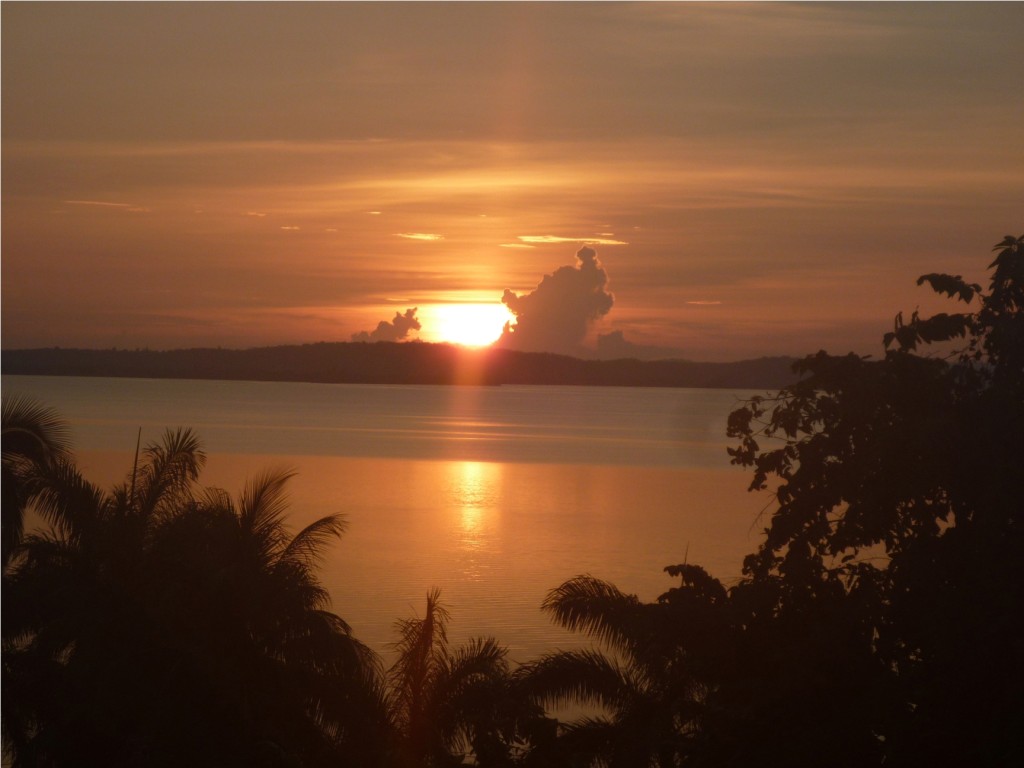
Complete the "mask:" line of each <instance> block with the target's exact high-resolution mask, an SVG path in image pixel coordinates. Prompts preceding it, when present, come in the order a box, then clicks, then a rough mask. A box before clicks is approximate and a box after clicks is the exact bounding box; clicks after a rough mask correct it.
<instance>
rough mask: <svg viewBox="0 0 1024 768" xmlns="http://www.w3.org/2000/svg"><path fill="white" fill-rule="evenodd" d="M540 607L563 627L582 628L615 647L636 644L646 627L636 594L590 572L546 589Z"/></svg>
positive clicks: (581, 629)
mask: <svg viewBox="0 0 1024 768" xmlns="http://www.w3.org/2000/svg"><path fill="white" fill-rule="evenodd" d="M541 610H543V611H546V612H547V613H549V614H551V616H552V618H553V619H554V620H555V621H556V622H557V623H558V624H560V625H561V626H563V627H565V628H566V629H568V630H570V631H572V632H583V633H585V634H587V635H590V636H591V637H594V638H596V639H597V640H599V641H600V642H602V643H605V644H606V645H608V646H609V647H611V648H613V649H615V650H618V651H628V650H632V649H633V648H635V647H636V645H637V642H638V641H639V640H640V639H641V638H640V635H641V634H642V633H643V632H645V631H646V630H647V626H646V624H647V622H645V621H643V618H644V616H643V615H642V612H643V605H642V604H641V602H640V600H639V599H638V598H637V597H636V595H627V594H625V593H623V592H621V591H619V589H618V587H616V586H615V585H614V584H610V583H608V582H606V581H602V580H601V579H597V578H594V577H593V576H589V575H582V576H576V577H575V578H573V579H569V581H566V582H565V583H563V584H562V585H561V586H558V587H556V588H555V589H553V590H551V591H550V592H548V594H547V597H545V598H544V602H543V603H542V604H541Z"/></svg>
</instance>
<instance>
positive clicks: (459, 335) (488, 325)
mask: <svg viewBox="0 0 1024 768" xmlns="http://www.w3.org/2000/svg"><path fill="white" fill-rule="evenodd" d="M419 316H420V320H421V322H422V323H423V330H424V333H423V334H421V338H423V337H427V338H429V339H430V340H432V341H442V342H448V343H449V344H462V345H464V346H467V347H483V346H486V345H487V344H492V343H494V342H495V341H497V340H498V337H499V336H501V331H502V329H503V328H504V327H505V323H507V322H509V321H512V322H514V321H515V317H514V316H513V315H512V313H511V312H509V311H508V307H506V306H505V305H504V304H434V305H431V306H424V307H420V312H419Z"/></svg>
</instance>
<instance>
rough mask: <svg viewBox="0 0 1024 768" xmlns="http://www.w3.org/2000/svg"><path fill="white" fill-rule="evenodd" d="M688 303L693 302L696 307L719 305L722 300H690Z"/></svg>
mask: <svg viewBox="0 0 1024 768" xmlns="http://www.w3.org/2000/svg"><path fill="white" fill-rule="evenodd" d="M686 303H687V304H691V305H693V306H695V307H717V306H718V305H719V304H721V303H722V302H720V301H705V300H698V301H688V302H686Z"/></svg>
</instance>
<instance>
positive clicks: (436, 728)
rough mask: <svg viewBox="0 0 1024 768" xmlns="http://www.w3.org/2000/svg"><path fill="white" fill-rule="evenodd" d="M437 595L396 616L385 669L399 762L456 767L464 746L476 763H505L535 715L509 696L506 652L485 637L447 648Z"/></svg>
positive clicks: (444, 611)
mask: <svg viewBox="0 0 1024 768" xmlns="http://www.w3.org/2000/svg"><path fill="white" fill-rule="evenodd" d="M448 621H449V614H448V611H447V609H446V608H445V607H444V606H443V604H442V603H441V593H440V590H438V589H433V590H431V591H430V592H428V593H427V602H426V610H425V612H424V614H423V616H422V617H417V618H411V619H401V620H399V621H398V622H397V624H396V628H397V631H398V635H399V640H398V641H397V642H396V643H395V645H394V648H395V650H396V651H397V654H398V657H397V659H396V661H395V663H394V664H393V665H392V667H391V669H390V670H389V672H388V680H389V683H390V691H391V698H390V702H391V711H392V716H393V718H394V722H395V725H396V727H397V730H398V734H399V735H398V756H397V764H398V765H399V766H403V767H404V766H408V767H409V768H412V767H413V766H416V767H417V768H419V767H420V766H422V767H423V768H429V766H447V765H461V764H462V761H463V757H464V756H465V755H467V754H469V753H470V752H472V753H473V754H474V756H475V760H476V763H477V764H478V765H482V766H487V765H491V766H496V765H509V764H512V760H513V756H514V753H515V752H517V751H518V750H519V749H520V748H521V745H520V736H519V734H520V732H524V731H528V730H529V727H530V722H531V721H535V720H540V719H542V713H541V712H540V711H539V710H538V709H537V708H534V707H530V706H528V705H527V704H526V703H525V702H524V701H523V700H521V699H519V698H517V696H516V692H515V689H514V687H513V684H512V678H511V675H510V670H509V666H508V661H507V660H506V655H507V651H506V649H505V648H504V647H502V646H501V645H499V644H498V642H497V641H496V640H494V639H493V638H476V639H473V640H471V641H470V642H468V643H466V644H465V645H462V646H460V647H458V648H456V649H454V650H452V649H451V648H450V647H449V644H448Z"/></svg>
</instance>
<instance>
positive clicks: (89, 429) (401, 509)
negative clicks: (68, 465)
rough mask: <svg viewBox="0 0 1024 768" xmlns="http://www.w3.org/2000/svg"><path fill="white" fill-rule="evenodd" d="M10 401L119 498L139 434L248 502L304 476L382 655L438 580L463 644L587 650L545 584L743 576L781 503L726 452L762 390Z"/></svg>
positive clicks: (355, 621) (72, 382)
mask: <svg viewBox="0 0 1024 768" xmlns="http://www.w3.org/2000/svg"><path fill="white" fill-rule="evenodd" d="M3 391H4V392H5V393H15V392H17V393H24V394H30V395H32V396H34V397H36V398H38V399H39V400H42V401H43V402H45V403H47V404H50V405H53V406H54V407H56V408H57V409H58V410H59V411H60V412H61V413H62V414H63V415H64V416H65V417H66V418H67V419H68V420H69V421H70V422H71V424H72V428H73V434H74V443H75V447H76V454H77V456H78V460H79V463H80V464H81V466H82V467H83V470H84V472H85V474H86V476H87V477H89V478H90V479H92V480H94V481H96V482H99V483H101V484H103V485H104V486H109V485H110V484H111V483H113V482H116V481H118V480H120V479H122V478H123V477H124V475H125V474H126V473H127V472H128V470H129V469H130V467H131V461H132V455H133V451H134V446H135V439H136V435H137V432H138V429H139V428H140V427H141V428H142V436H143V442H146V441H148V440H155V439H158V438H159V436H160V435H161V433H162V432H163V430H164V429H165V428H167V427H176V426H189V427H192V428H194V429H195V430H196V431H197V432H198V433H199V435H200V436H201V437H202V438H203V442H204V445H205V447H206V450H207V452H208V454H209V456H210V459H209V462H208V465H207V469H206V471H205V472H204V475H203V478H202V482H203V484H205V485H216V486H220V487H223V488H226V489H228V490H229V491H231V492H233V493H237V492H238V491H239V490H240V489H241V488H242V486H243V484H244V483H245V481H246V479H247V478H249V477H252V476H254V475H256V474H257V473H259V472H261V471H262V470H264V469H267V468H278V467H286V468H291V469H294V470H296V471H297V472H298V476H297V477H296V478H295V479H294V480H293V481H292V485H291V498H292V506H291V515H292V517H291V522H292V524H293V526H294V527H295V529H296V530H298V529H299V528H300V527H302V526H304V525H306V524H308V523H309V522H311V521H313V520H315V519H317V518H318V517H321V516H323V515H325V514H330V513H335V512H342V513H344V514H345V516H346V517H347V519H348V522H349V529H348V531H347V533H346V534H345V536H344V537H343V538H342V539H341V540H340V541H339V542H338V543H337V544H336V545H335V546H334V547H333V548H332V549H331V551H330V552H329V555H328V557H327V559H326V561H325V563H324V565H323V568H322V570H321V576H322V578H323V581H324V582H325V583H326V584H327V586H328V588H329V589H330V592H331V595H332V599H333V602H334V609H335V610H336V611H337V612H338V613H339V614H340V615H341V616H342V617H344V618H345V619H346V621H348V622H349V623H350V624H351V625H352V627H353V630H354V631H355V633H356V635H357V636H358V637H359V638H360V639H362V640H364V641H365V642H367V643H369V644H370V645H371V646H372V647H373V648H375V649H376V650H378V651H379V652H381V653H382V654H384V655H385V656H387V654H388V644H389V643H390V642H392V641H393V640H394V636H393V633H392V626H393V624H394V621H395V619H397V618H400V617H408V616H411V615H412V614H413V613H414V612H421V611H422V604H423V601H424V598H425V595H426V593H427V591H428V590H429V589H430V588H431V587H434V586H437V587H440V588H441V590H442V597H443V600H444V601H445V602H446V604H447V605H448V607H449V609H450V610H451V614H452V626H451V632H450V635H451V638H452V640H453V641H455V642H459V641H461V640H464V639H467V638H469V637H472V636H477V635H494V636H496V637H497V638H498V639H499V640H500V641H502V642H503V643H504V644H506V645H507V646H509V648H510V650H511V654H512V656H513V658H515V659H517V660H520V661H522V660H526V659H528V658H533V657H535V656H537V655H539V654H540V653H543V652H545V651H548V650H552V649H554V648H556V647H561V648H568V647H575V646H579V645H586V644H587V642H586V641H585V640H583V639H582V638H579V637H577V636H574V635H571V634H569V633H567V632H565V631H563V630H561V629H559V628H558V627H556V626H554V625H553V624H551V623H550V622H549V621H548V619H547V617H545V616H544V615H543V614H542V613H541V612H540V610H539V607H540V603H541V601H542V600H543V598H544V595H545V594H546V592H547V591H548V590H549V589H551V588H552V587H555V586H557V585H558V584H560V583H561V582H562V581H564V580H565V579H567V578H570V577H572V576H575V575H577V574H581V573H590V574H592V575H594V576H598V577H600V578H604V579H607V580H610V581H612V582H614V583H615V584H617V585H618V586H619V587H620V588H621V589H623V590H625V591H628V592H633V593H636V594H638V595H639V596H640V597H641V598H642V599H645V600H653V599H654V598H655V597H657V595H658V594H660V593H661V592H663V591H665V590H666V589H667V588H669V587H670V586H672V583H673V582H672V581H671V580H670V579H669V578H668V577H667V576H666V575H665V574H664V573H663V572H662V568H663V567H664V566H666V565H669V564H673V563H679V562H683V561H684V559H685V560H686V561H688V562H696V563H700V564H701V565H704V566H705V567H706V568H707V569H708V570H709V571H711V572H712V573H713V574H714V575H717V576H719V577H720V578H723V579H724V580H726V581H728V580H730V579H733V578H735V577H736V576H738V574H739V572H740V565H741V561H742V558H743V556H744V555H745V554H747V553H748V552H750V551H752V550H753V548H754V547H755V546H756V544H757V542H758V536H757V531H759V530H760V526H759V525H758V524H757V521H758V513H759V512H760V511H761V509H762V507H763V506H764V505H765V503H766V502H767V499H766V498H765V497H764V496H762V495H758V494H749V493H747V492H746V485H747V482H748V481H749V477H748V474H747V473H746V472H744V471H743V470H740V469H737V468H735V467H730V466H729V464H728V457H727V456H726V453H725V448H726V447H727V446H728V445H729V444H730V443H729V441H728V439H727V438H726V437H725V424H726V419H727V417H728V414H729V411H730V410H732V409H733V408H735V407H736V405H737V404H738V403H739V402H740V401H741V400H742V399H743V398H744V397H746V396H748V395H749V394H752V393H748V392H736V391H729V390H695V389H634V388H606V387H504V386H503V387H416V386H407V387H389V386H371V385H333V384H292V383H259V382H219V381H175V380H149V379H99V378H72V377H31V376H4V377H3Z"/></svg>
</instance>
